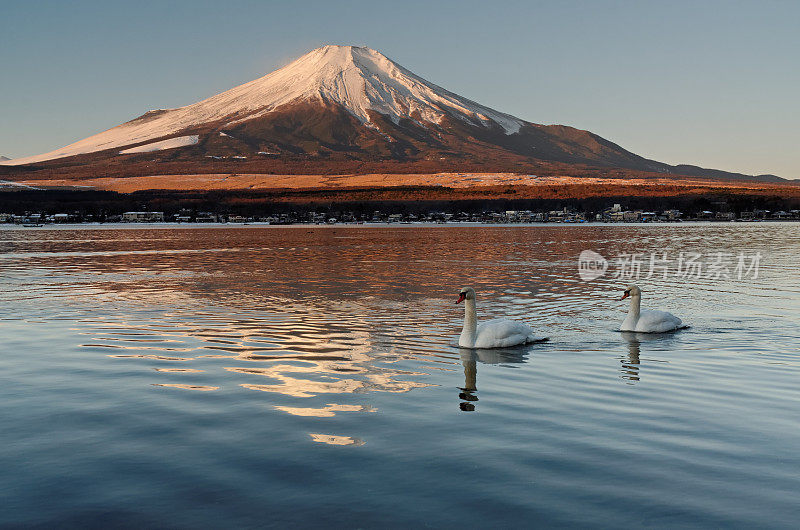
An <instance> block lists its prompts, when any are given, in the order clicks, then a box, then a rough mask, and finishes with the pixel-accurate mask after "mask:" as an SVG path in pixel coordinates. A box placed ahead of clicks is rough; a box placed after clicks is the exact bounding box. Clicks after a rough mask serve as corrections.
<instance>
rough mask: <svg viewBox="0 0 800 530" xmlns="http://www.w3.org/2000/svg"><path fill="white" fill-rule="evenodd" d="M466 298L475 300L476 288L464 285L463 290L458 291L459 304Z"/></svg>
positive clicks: (457, 301)
mask: <svg viewBox="0 0 800 530" xmlns="http://www.w3.org/2000/svg"><path fill="white" fill-rule="evenodd" d="M464 300H475V289H473V288H472V287H464V288H463V289H461V292H460V293H458V300H456V303H457V304H459V303H461V302H463V301H464Z"/></svg>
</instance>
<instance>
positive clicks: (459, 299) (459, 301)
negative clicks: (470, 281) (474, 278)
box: [456, 293, 467, 304]
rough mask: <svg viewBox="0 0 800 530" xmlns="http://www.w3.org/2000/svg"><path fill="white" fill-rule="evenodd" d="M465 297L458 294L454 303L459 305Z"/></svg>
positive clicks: (465, 294)
mask: <svg viewBox="0 0 800 530" xmlns="http://www.w3.org/2000/svg"><path fill="white" fill-rule="evenodd" d="M466 297H467V293H460V294H459V295H458V300H456V303H457V304H460V303H461V302H463V301H464V299H465V298H466Z"/></svg>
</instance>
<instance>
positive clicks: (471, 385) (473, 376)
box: [458, 347, 530, 412]
mask: <svg viewBox="0 0 800 530" xmlns="http://www.w3.org/2000/svg"><path fill="white" fill-rule="evenodd" d="M529 351H530V348H525V347H522V348H502V349H501V348H495V349H491V350H478V349H471V348H459V350H458V353H459V355H460V356H461V364H462V366H464V386H463V387H459V390H460V391H461V392H459V394H458V399H460V400H461V402H460V403H459V404H458V406H459V408H460V409H461V410H463V411H464V412H471V411H474V410H475V403H476V402H477V401H478V396H477V393H478V362H481V363H483V364H505V363H508V364H520V363H524V362H527V360H528V352H529Z"/></svg>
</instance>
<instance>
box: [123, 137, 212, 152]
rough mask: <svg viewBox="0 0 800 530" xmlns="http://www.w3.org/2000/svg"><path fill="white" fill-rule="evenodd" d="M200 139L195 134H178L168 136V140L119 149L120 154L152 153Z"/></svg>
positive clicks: (184, 145) (192, 143) (183, 145)
mask: <svg viewBox="0 0 800 530" xmlns="http://www.w3.org/2000/svg"><path fill="white" fill-rule="evenodd" d="M198 141H200V137H199V136H198V135H196V134H192V135H189V136H178V137H177V138H170V139H169V140H161V141H160V142H153V143H149V144H144V145H140V146H137V147H131V148H130V149H125V150H123V151H120V152H119V154H121V155H130V154H133V153H152V152H154V151H163V150H165V149H175V148H176V147H186V146H187V145H195V144H196V143H197V142H198Z"/></svg>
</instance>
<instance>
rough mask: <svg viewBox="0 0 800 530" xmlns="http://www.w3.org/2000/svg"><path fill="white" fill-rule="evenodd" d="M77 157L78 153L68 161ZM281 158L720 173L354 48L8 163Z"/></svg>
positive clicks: (327, 49) (317, 53)
mask: <svg viewBox="0 0 800 530" xmlns="http://www.w3.org/2000/svg"><path fill="white" fill-rule="evenodd" d="M67 157H74V158H71V159H70V160H69V161H64V162H60V159H64V158H67ZM274 157H281V158H287V157H288V158H291V157H294V158H297V157H300V158H313V159H327V160H331V162H332V163H334V162H335V161H337V160H369V161H374V160H395V161H412V162H413V161H436V160H441V161H449V162H450V163H452V162H454V161H455V162H469V163H472V164H478V165H481V166H485V167H486V168H487V169H489V170H491V169H492V168H493V167H494V166H496V165H498V164H499V163H500V162H501V161H502V162H503V163H507V164H520V163H525V162H536V161H546V162H553V163H559V164H581V165H586V166H592V167H606V168H609V167H610V168H624V169H629V170H636V171H646V172H656V173H681V174H685V175H693V174H699V173H700V172H703V173H704V174H703V176H708V172H711V173H715V172H714V170H702V169H701V168H695V167H694V166H682V168H681V170H680V171H678V170H676V168H675V167H672V166H669V165H667V164H663V163H660V162H655V161H652V160H648V159H645V158H643V157H640V156H638V155H636V154H634V153H631V152H629V151H627V150H625V149H623V148H622V147H620V146H618V145H616V144H614V143H612V142H610V141H608V140H605V139H603V138H601V137H599V136H597V135H595V134H593V133H591V132H588V131H583V130H580V129H575V128H572V127H566V126H562V125H538V124H534V123H530V122H527V121H524V120H521V119H519V118H516V117H514V116H511V115H509V114H505V113H502V112H499V111H496V110H493V109H491V108H489V107H486V106H483V105H480V104H478V103H476V102H474V101H471V100H469V99H466V98H463V97H461V96H458V95H457V94H454V93H452V92H449V91H447V90H445V89H443V88H441V87H439V86H437V85H434V84H432V83H429V82H428V81H426V80H424V79H422V78H421V77H419V76H416V75H415V74H413V73H412V72H410V71H409V70H407V69H405V68H403V67H402V66H400V65H398V64H396V63H394V62H393V61H391V60H390V59H388V58H387V57H385V56H384V55H382V54H381V53H379V52H376V51H374V50H371V49H369V48H359V47H353V46H324V47H322V48H318V49H316V50H313V51H311V52H309V53H308V54H306V55H304V56H302V57H300V58H299V59H297V60H296V61H294V62H292V63H290V64H289V65H287V66H285V67H283V68H281V69H279V70H276V71H274V72H272V73H270V74H268V75H266V76H264V77H261V78H259V79H256V80H254V81H251V82H249V83H245V84H243V85H241V86H238V87H235V88H233V89H231V90H228V91H226V92H223V93H221V94H218V95H216V96H212V97H210V98H208V99H205V100H203V101H200V102H198V103H194V104H192V105H188V106H185V107H180V108H177V109H160V110H154V111H150V112H147V113H145V114H144V115H142V116H140V117H138V118H136V119H134V120H131V121H129V122H126V123H123V124H122V125H119V126H117V127H114V128H112V129H109V130H107V131H104V132H102V133H99V134H96V135H94V136H90V137H88V138H86V139H84V140H80V141H78V142H75V143H73V144H70V145H68V146H66V147H63V148H61V149H57V150H55V151H51V152H49V153H44V154H41V155H36V156H31V157H26V158H19V159H15V160H12V161H6V162H3V163H2V164H3V165H25V164H37V167H39V166H41V165H42V164H43V163H44V166H45V167H47V166H52V165H53V164H56V165H58V164H62V163H69V164H76V163H77V164H81V163H85V164H94V165H96V164H98V163H101V162H104V163H108V162H109V161H116V160H125V161H128V162H129V163H131V164H135V163H136V162H137V161H138V162H144V161H145V160H146V161H148V162H150V163H152V162H156V163H157V162H163V161H169V162H182V163H184V164H185V165H186V166H187V167H191V166H196V167H195V168H194V171H198V172H202V171H203V168H202V166H203V165H204V164H207V163H208V162H209V159H212V160H223V159H226V160H227V159H236V160H244V159H249V160H251V161H252V160H254V159H257V160H262V159H263V160H267V159H273V158H274ZM114 163H116V162H114ZM148 167H151V166H148ZM155 170H156V171H157V168H156V169H155ZM191 170H192V169H189V171H191ZM149 171H153V169H152V168H151V169H149ZM718 173H719V174H720V176H722V177H726V176H733V177H734V178H736V177H739V178H741V177H745V176H744V175H737V174H725V173H724V172H718Z"/></svg>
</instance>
